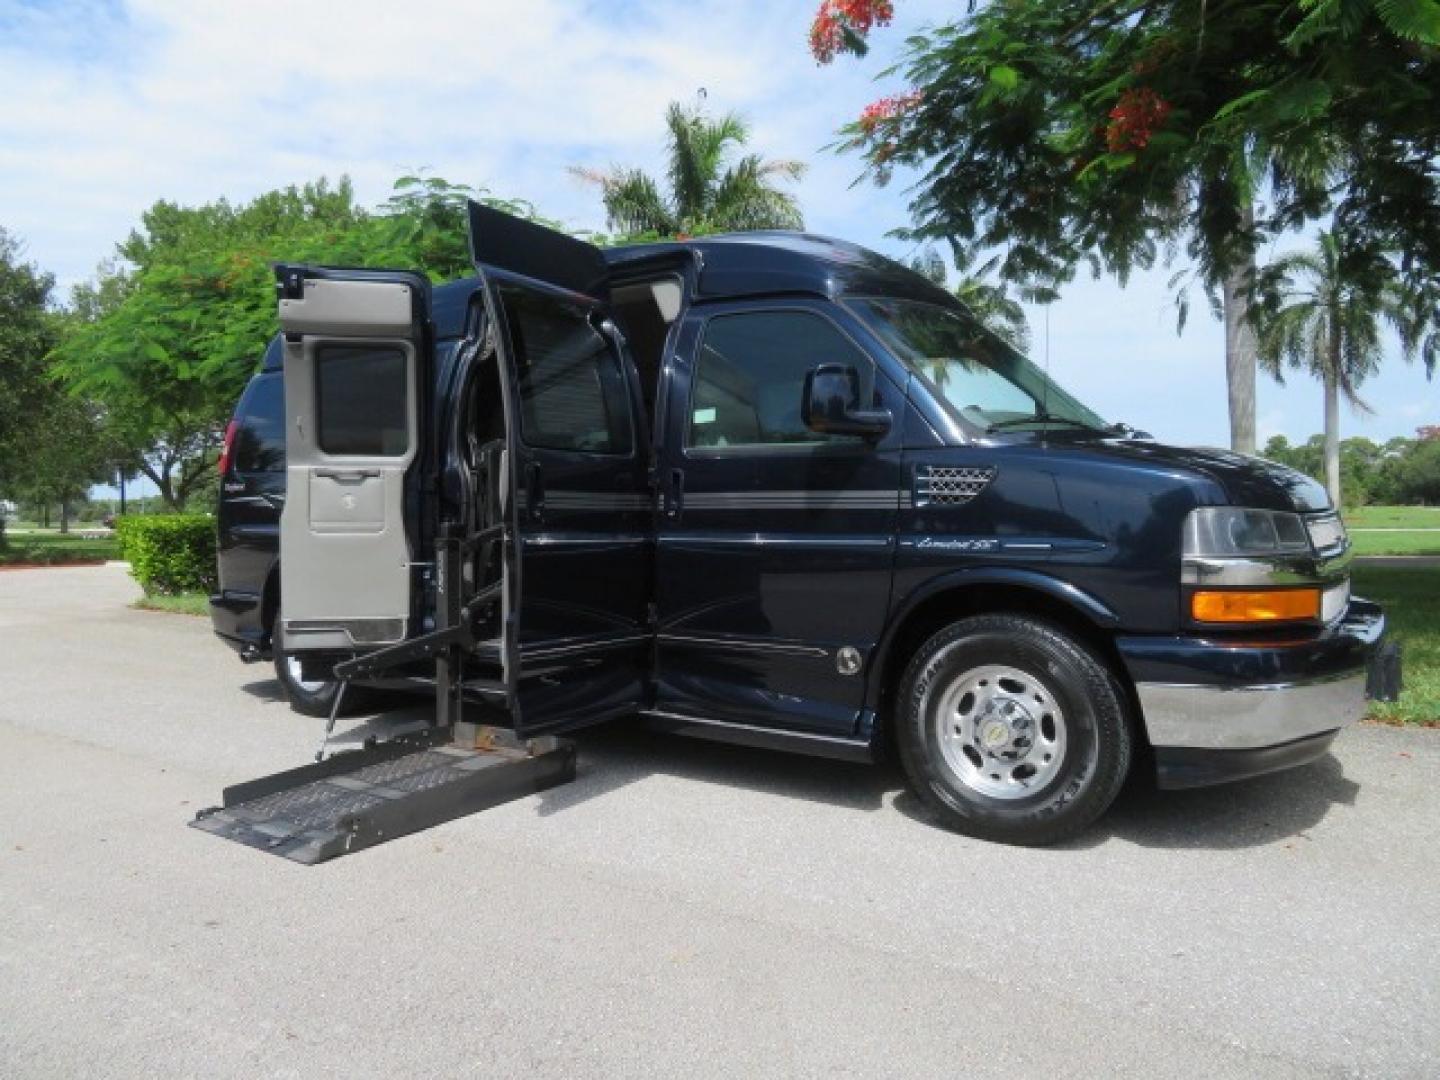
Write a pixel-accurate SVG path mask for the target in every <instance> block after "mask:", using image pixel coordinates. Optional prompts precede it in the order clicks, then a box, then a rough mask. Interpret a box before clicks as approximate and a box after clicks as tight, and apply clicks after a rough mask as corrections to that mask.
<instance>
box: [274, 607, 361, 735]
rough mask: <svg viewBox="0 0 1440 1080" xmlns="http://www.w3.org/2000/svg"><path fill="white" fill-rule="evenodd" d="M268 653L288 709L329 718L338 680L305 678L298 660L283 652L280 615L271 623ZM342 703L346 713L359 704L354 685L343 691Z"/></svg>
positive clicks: (338, 684) (302, 713)
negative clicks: (272, 657) (271, 656)
mask: <svg viewBox="0 0 1440 1080" xmlns="http://www.w3.org/2000/svg"><path fill="white" fill-rule="evenodd" d="M270 652H271V654H272V655H273V656H274V658H275V678H276V679H277V680H278V681H279V683H280V688H281V690H282V691H283V692H284V694H285V700H286V701H288V702H289V703H290V708H292V709H294V710H295V711H296V712H298V713H299V714H300V715H301V716H318V717H329V715H330V710H331V708H332V707H333V706H334V704H335V695H336V694H338V693H339V692H340V683H339V681H338V680H336V679H306V678H305V675H304V672H302V671H301V670H300V661H299V660H298V659H297V658H296V657H294V656H292V655H290V654H289V653H287V652H286V651H285V648H284V636H283V635H282V634H281V631H280V616H279V615H276V616H275V621H274V622H273V623H272V624H271V626H270ZM344 704H345V709H346V711H347V712H348V711H350V710H351V709H353V708H354V707H355V706H357V705H359V704H360V695H359V694H358V693H357V692H356V690H355V688H354V687H351V688H350V689H349V690H347V691H345V703H344Z"/></svg>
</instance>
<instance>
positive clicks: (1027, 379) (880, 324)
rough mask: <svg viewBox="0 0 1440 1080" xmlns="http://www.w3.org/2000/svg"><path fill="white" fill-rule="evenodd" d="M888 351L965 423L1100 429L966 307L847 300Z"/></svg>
mask: <svg viewBox="0 0 1440 1080" xmlns="http://www.w3.org/2000/svg"><path fill="white" fill-rule="evenodd" d="M849 304H850V306H851V307H852V308H853V309H854V310H855V312H856V313H857V314H858V315H859V316H860V317H861V318H862V319H864V320H865V322H866V324H867V325H868V326H869V327H870V328H871V329H872V330H874V331H875V333H876V334H877V335H879V337H880V339H881V340H882V341H884V342H885V344H886V345H887V346H889V348H890V350H891V351H892V352H894V354H895V355H896V356H897V357H898V358H899V359H900V360H901V362H902V363H904V364H905V366H906V367H907V368H909V369H910V371H912V372H913V373H914V374H915V375H917V376H919V377H920V378H921V379H922V380H924V381H925V383H926V384H927V385H928V386H929V388H930V391H931V393H932V394H933V395H934V397H935V399H936V400H937V401H940V402H943V403H944V404H945V406H946V407H947V408H948V409H949V411H950V412H951V414H952V415H954V417H955V418H956V419H957V420H958V421H960V422H961V423H962V424H964V425H965V426H967V427H973V428H979V429H980V430H981V431H984V432H992V431H1002V430H1007V429H1012V428H1013V429H1023V428H1027V427H1073V428H1087V429H1091V430H1094V431H1105V430H1107V426H1106V423H1105V421H1104V420H1102V419H1101V418H1100V417H1099V416H1097V415H1096V414H1095V413H1093V412H1091V411H1090V410H1089V409H1087V408H1086V407H1085V406H1084V405H1082V404H1080V402H1078V401H1077V400H1075V398H1073V397H1071V396H1070V395H1069V394H1067V393H1066V392H1065V391H1064V390H1062V389H1061V388H1060V387H1059V386H1058V385H1057V384H1056V383H1055V382H1054V381H1053V380H1052V379H1051V378H1050V377H1049V376H1048V375H1046V374H1045V373H1044V372H1043V371H1041V370H1040V369H1039V368H1038V367H1036V366H1035V365H1034V364H1032V363H1031V362H1030V361H1029V360H1027V359H1026V358H1025V357H1024V356H1023V355H1022V354H1021V353H1020V352H1019V350H1017V349H1015V348H1014V347H1013V346H1011V345H1008V344H1006V343H1005V342H1004V341H1003V340H1002V339H1001V338H999V337H998V336H996V335H995V334H994V333H992V332H991V331H989V330H986V329H985V328H984V327H983V326H981V325H980V323H979V321H978V320H977V319H976V318H975V317H974V316H973V315H970V314H969V313H968V312H965V311H961V310H958V309H950V308H943V307H938V306H936V305H934V304H927V303H924V302H922V301H917V300H892V299H888V298H868V299H862V300H851V301H849Z"/></svg>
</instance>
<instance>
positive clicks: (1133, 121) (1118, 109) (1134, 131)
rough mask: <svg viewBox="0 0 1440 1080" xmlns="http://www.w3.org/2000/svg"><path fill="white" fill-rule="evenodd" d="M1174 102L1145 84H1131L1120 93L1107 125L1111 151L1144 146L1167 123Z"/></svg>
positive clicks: (1113, 152)
mask: <svg viewBox="0 0 1440 1080" xmlns="http://www.w3.org/2000/svg"><path fill="white" fill-rule="evenodd" d="M1172 108H1173V106H1172V105H1171V104H1170V102H1168V101H1166V100H1165V99H1164V98H1162V97H1161V96H1160V95H1159V94H1157V93H1156V92H1155V91H1154V90H1151V89H1150V88H1149V87H1146V86H1139V87H1132V88H1131V89H1129V90H1126V91H1125V92H1124V93H1122V94H1121V95H1120V100H1119V101H1117V102H1116V103H1115V107H1114V108H1113V109H1111V110H1110V123H1109V124H1107V125H1106V126H1105V145H1106V146H1107V147H1108V148H1109V150H1110V152H1111V153H1112V154H1121V153H1124V152H1125V151H1127V150H1144V149H1145V147H1147V146H1149V145H1150V137H1151V136H1152V135H1154V134H1155V131H1156V129H1157V128H1159V127H1160V126H1161V125H1162V124H1164V123H1165V118H1166V117H1167V116H1169V115H1170V110H1171V109H1172Z"/></svg>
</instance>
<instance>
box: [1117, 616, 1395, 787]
mask: <svg viewBox="0 0 1440 1080" xmlns="http://www.w3.org/2000/svg"><path fill="white" fill-rule="evenodd" d="M1384 633H1385V614H1384V612H1382V611H1381V610H1380V608H1379V607H1378V606H1377V605H1376V604H1373V603H1370V602H1369V601H1367V600H1361V599H1358V598H1356V599H1352V600H1351V601H1350V604H1349V605H1348V607H1347V608H1346V611H1345V613H1344V615H1343V617H1341V618H1340V619H1338V620H1336V621H1335V622H1334V623H1332V624H1331V625H1329V626H1327V627H1326V628H1325V629H1323V630H1321V631H1320V632H1319V633H1318V634H1316V635H1315V636H1314V637H1312V638H1307V639H1304V640H1289V641H1284V640H1281V641H1275V642H1272V643H1266V642H1264V641H1251V642H1243V641H1239V642H1231V641H1226V640H1224V639H1217V638H1213V637H1163V636H1154V637H1149V636H1134V637H1131V636H1122V637H1120V638H1117V639H1116V646H1117V648H1118V649H1119V652H1120V655H1121V657H1122V659H1123V660H1124V662H1125V666H1126V669H1127V671H1128V673H1129V675H1130V678H1131V679H1132V681H1133V685H1134V687H1135V691H1136V697H1137V698H1138V700H1139V705H1140V710H1141V713H1142V715H1143V717H1144V722H1145V733H1146V735H1147V736H1148V737H1149V743H1150V745H1151V747H1152V748H1153V749H1154V757H1155V767H1156V775H1157V778H1158V780H1159V782H1160V786H1161V787H1197V786H1200V785H1204V784H1217V783H1222V782H1224V781H1227V780H1239V779H1242V778H1244V777H1247V776H1258V775H1259V774H1261V773H1266V772H1273V771H1275V770H1276V769H1285V768H1290V767H1292V766H1295V765H1302V764H1304V763H1305V762H1307V761H1314V760H1315V759H1316V758H1318V757H1321V756H1323V755H1324V754H1325V752H1326V750H1328V749H1329V747H1330V743H1331V742H1332V741H1333V740H1334V738H1335V735H1336V733H1337V732H1338V731H1339V730H1340V729H1341V728H1343V727H1345V726H1346V725H1348V724H1353V723H1354V722H1355V721H1357V720H1359V719H1361V718H1362V717H1363V716H1364V715H1365V710H1366V705H1365V701H1366V690H1367V684H1368V683H1369V682H1370V669H1371V668H1372V667H1377V668H1383V667H1384V666H1385V665H1384V664H1383V663H1378V664H1377V661H1380V660H1382V659H1383V657H1384V654H1386V653H1387V650H1385V649H1384V648H1382V638H1383V637H1384ZM1388 651H1389V652H1393V650H1388ZM1388 659H1389V660H1390V661H1391V666H1392V667H1393V668H1394V671H1393V678H1391V679H1388V680H1386V679H1379V680H1377V683H1381V684H1388V683H1394V684H1398V677H1399V675H1398V670H1399V669H1398V665H1399V658H1398V655H1391V656H1389V657H1388ZM1378 673H1379V672H1378V671H1377V674H1378Z"/></svg>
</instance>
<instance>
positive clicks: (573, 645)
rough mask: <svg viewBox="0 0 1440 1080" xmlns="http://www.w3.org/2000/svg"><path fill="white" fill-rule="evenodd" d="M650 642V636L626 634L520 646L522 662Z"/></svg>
mask: <svg viewBox="0 0 1440 1080" xmlns="http://www.w3.org/2000/svg"><path fill="white" fill-rule="evenodd" d="M649 640H650V635H649V634H626V635H624V636H623V637H607V638H594V639H591V640H586V641H575V642H569V643H566V644H563V645H541V646H539V647H538V648H537V647H535V646H528V647H527V646H525V645H521V646H520V660H521V662H522V663H523V662H524V661H526V660H551V659H553V658H555V657H557V656H570V655H572V654H574V653H584V652H606V651H609V650H610V649H624V648H629V647H630V646H632V645H643V644H645V643H646V642H647V641H649Z"/></svg>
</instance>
